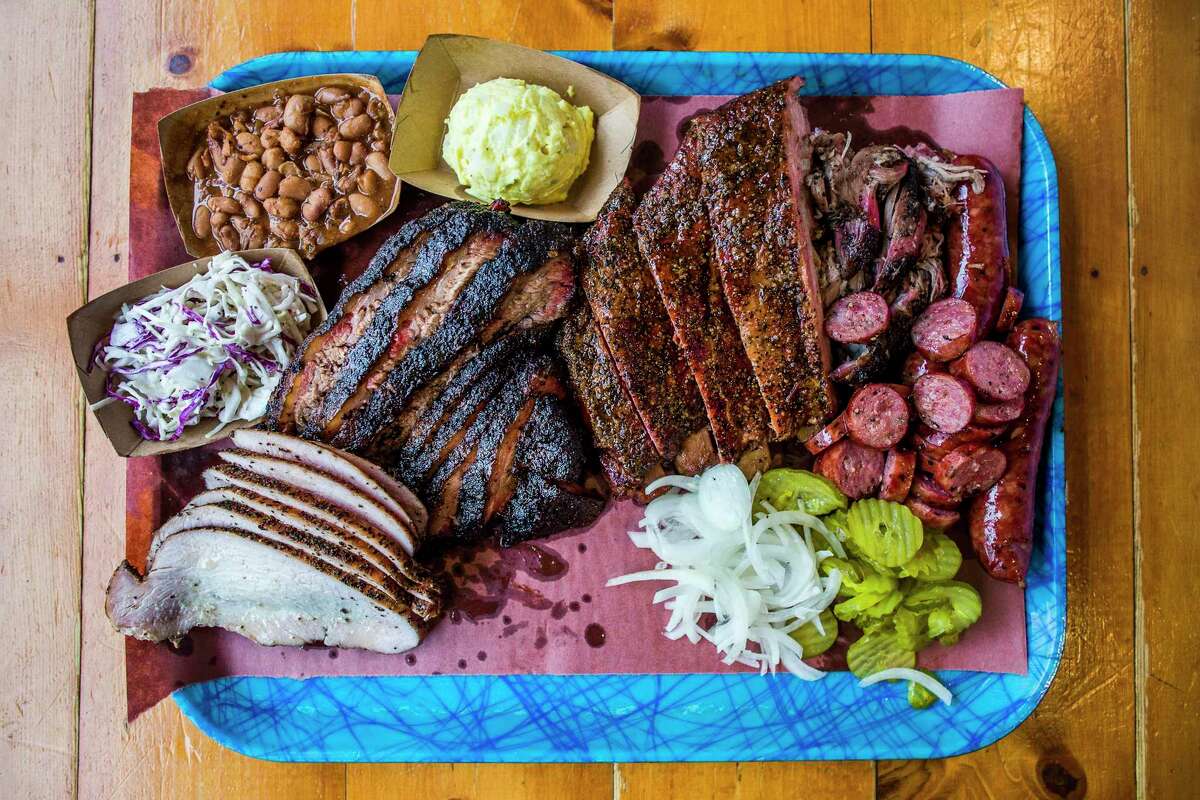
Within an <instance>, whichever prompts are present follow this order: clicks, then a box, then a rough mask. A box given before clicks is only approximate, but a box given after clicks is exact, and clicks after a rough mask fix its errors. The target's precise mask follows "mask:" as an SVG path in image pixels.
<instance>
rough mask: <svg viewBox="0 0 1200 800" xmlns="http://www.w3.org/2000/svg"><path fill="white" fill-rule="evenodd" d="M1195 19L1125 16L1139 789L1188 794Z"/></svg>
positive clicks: (1198, 110)
mask: <svg viewBox="0 0 1200 800" xmlns="http://www.w3.org/2000/svg"><path fill="white" fill-rule="evenodd" d="M1197 41H1200V13H1198V9H1197V6H1196V3H1195V2H1189V0H1134V2H1132V3H1131V4H1130V6H1129V58H1128V65H1129V93H1130V103H1129V118H1130V166H1131V175H1130V178H1131V180H1130V185H1131V187H1132V208H1133V213H1132V221H1133V229H1132V241H1133V255H1132V259H1131V261H1130V266H1131V268H1132V276H1133V278H1132V279H1133V343H1134V362H1133V363H1134V374H1133V380H1134V409H1135V416H1134V426H1135V427H1134V430H1135V431H1136V438H1135V448H1136V449H1135V451H1134V458H1135V465H1134V468H1135V470H1136V475H1137V498H1136V509H1137V516H1136V518H1135V526H1136V527H1135V531H1136V534H1135V535H1136V536H1137V543H1136V553H1137V558H1138V562H1139V565H1140V570H1139V574H1138V583H1139V586H1138V595H1137V602H1138V611H1139V617H1138V624H1137V642H1136V649H1135V651H1134V652H1135V654H1136V659H1137V692H1138V698H1139V702H1140V703H1141V709H1140V711H1141V714H1140V718H1139V720H1138V744H1139V748H1138V764H1139V787H1138V788H1139V789H1140V790H1141V793H1142V794H1144V796H1146V797H1187V796H1192V795H1194V794H1195V792H1196V789H1195V783H1194V777H1193V775H1192V769H1191V768H1192V767H1193V765H1194V762H1195V757H1196V754H1197V753H1200V723H1198V722H1197V719H1200V676H1198V674H1197V671H1196V665H1195V654H1196V653H1197V652H1200V630H1198V629H1197V625H1198V624H1200V614H1198V613H1197V611H1196V607H1195V604H1193V603H1189V602H1180V598H1182V597H1189V596H1190V595H1191V593H1192V592H1193V591H1194V587H1195V583H1196V580H1195V570H1194V569H1193V568H1192V567H1193V565H1194V559H1193V558H1192V557H1191V556H1192V554H1193V553H1195V533H1194V532H1193V531H1192V529H1191V526H1189V525H1187V524H1186V522H1184V520H1186V517H1183V518H1182V519H1181V518H1180V517H1179V515H1178V513H1177V512H1175V509H1178V508H1180V503H1181V502H1182V503H1183V504H1184V505H1185V506H1186V505H1188V504H1190V503H1191V502H1194V500H1195V498H1196V497H1200V473H1198V472H1197V470H1196V469H1195V467H1194V466H1193V464H1194V460H1195V454H1196V451H1197V448H1198V447H1200V433H1198V431H1197V428H1196V419H1197V418H1198V417H1200V396H1197V393H1196V380H1195V377H1194V376H1187V375H1181V374H1180V368H1181V367H1182V366H1184V365H1188V366H1187V367H1184V369H1187V368H1189V367H1190V365H1191V364H1192V363H1193V362H1194V360H1195V357H1196V353H1197V352H1200V329H1197V327H1196V306H1195V303H1196V298H1197V297H1200V273H1197V270H1196V257H1195V254H1194V252H1193V250H1192V248H1191V246H1190V242H1189V241H1188V239H1189V237H1187V236H1186V235H1181V233H1182V231H1181V229H1180V224H1181V222H1182V221H1184V220H1195V219H1197V218H1200V197H1197V194H1196V182H1197V180H1198V179H1200V166H1198V165H1200V141H1198V140H1197V138H1196V131H1197V130H1200V106H1197V104H1196V89H1197V86H1200V50H1198V49H1197Z"/></svg>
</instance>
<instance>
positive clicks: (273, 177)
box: [254, 170, 283, 200]
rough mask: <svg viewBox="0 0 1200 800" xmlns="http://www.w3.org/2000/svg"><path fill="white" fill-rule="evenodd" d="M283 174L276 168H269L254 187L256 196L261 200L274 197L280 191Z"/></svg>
mask: <svg viewBox="0 0 1200 800" xmlns="http://www.w3.org/2000/svg"><path fill="white" fill-rule="evenodd" d="M282 179H283V176H282V175H281V174H279V173H278V172H276V171H275V170H269V171H268V172H266V173H264V174H263V176H262V177H261V178H259V179H258V183H257V184H256V185H255V187H254V196H255V197H257V198H258V199H259V200H266V199H267V198H268V197H274V196H275V195H276V194H277V193H278V192H279V182H280V181H281V180H282Z"/></svg>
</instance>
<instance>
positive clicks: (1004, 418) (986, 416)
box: [971, 397, 1025, 426]
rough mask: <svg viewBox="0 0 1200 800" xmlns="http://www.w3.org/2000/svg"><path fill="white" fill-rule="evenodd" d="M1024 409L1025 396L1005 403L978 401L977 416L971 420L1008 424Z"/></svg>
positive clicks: (983, 423)
mask: <svg viewBox="0 0 1200 800" xmlns="http://www.w3.org/2000/svg"><path fill="white" fill-rule="evenodd" d="M1024 410H1025V398H1024V397H1018V398H1017V399H1016V400H1009V401H1007V402H1004V403H976V404H975V416H974V417H972V418H971V421H972V422H974V423H975V424H977V425H992V426H995V425H1007V424H1008V423H1010V422H1012V421H1013V420H1015V419H1017V418H1018V417H1020V416H1021V412H1022V411H1024Z"/></svg>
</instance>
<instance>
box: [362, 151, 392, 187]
mask: <svg viewBox="0 0 1200 800" xmlns="http://www.w3.org/2000/svg"><path fill="white" fill-rule="evenodd" d="M366 165H367V169H369V170H371V171H372V172H374V173H375V174H376V175H378V176H379V177H380V178H383V179H384V180H385V181H386V180H389V179H391V177H392V170H391V168H390V167H389V166H388V157H387V155H385V154H384V153H369V154H368V155H367V160H366Z"/></svg>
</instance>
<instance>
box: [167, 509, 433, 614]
mask: <svg viewBox="0 0 1200 800" xmlns="http://www.w3.org/2000/svg"><path fill="white" fill-rule="evenodd" d="M292 491H295V490H292ZM226 502H231V503H236V504H238V505H239V506H244V507H246V508H249V509H252V510H254V511H256V512H258V513H260V514H265V515H267V516H268V517H270V518H271V519H273V520H275V521H276V522H279V523H281V524H283V525H287V526H289V527H291V528H295V529H296V530H299V531H301V532H303V533H306V534H309V535H311V536H316V537H319V538H321V539H324V540H326V541H327V542H328V543H329V544H330V546H332V547H335V548H338V549H343V548H348V549H349V550H350V551H351V552H353V553H356V554H357V555H358V556H360V557H362V558H363V559H365V560H366V561H367V562H368V563H370V564H371V565H372V566H373V567H375V568H376V569H378V570H380V571H382V572H383V573H385V574H386V575H387V576H388V577H389V578H391V579H392V580H394V581H395V582H396V583H397V584H399V586H400V587H401V588H403V590H404V591H405V593H406V594H409V595H412V596H413V598H414V600H413V609H414V610H415V611H416V612H417V613H418V614H421V615H422V616H428V617H430V618H432V617H434V616H437V614H438V612H439V611H440V610H441V592H440V591H439V589H438V586H437V584H436V582H435V581H434V580H433V577H432V576H431V575H430V574H429V573H428V572H426V571H425V570H423V569H422V568H421V567H420V566H418V565H417V563H416V562H415V561H413V558H412V556H410V555H408V554H407V553H405V552H404V548H402V547H401V546H400V545H399V543H397V542H395V541H393V540H392V539H390V538H388V537H387V536H384V535H383V534H381V533H379V532H378V531H376V530H375V529H374V528H372V527H370V526H369V525H360V524H358V523H357V522H356V521H355V520H354V518H353V517H352V516H351V515H349V514H343V515H342V518H341V519H340V520H339V522H338V524H336V525H330V524H327V523H326V522H325V521H324V520H323V519H321V518H319V517H317V516H314V515H312V514H309V513H307V512H306V511H304V510H303V509H301V508H300V507H299V505H298V504H297V503H296V502H294V501H293V500H292V499H291V498H287V499H285V500H278V499H274V498H270V497H265V496H263V495H262V494H259V493H258V492H257V491H255V490H252V489H247V488H242V487H233V486H231V487H225V488H221V489H210V490H208V491H206V492H201V493H200V494H198V495H196V496H195V497H193V498H192V500H191V502H190V503H189V504H188V505H189V506H205V505H222V504H224V503H226ZM151 547H153V544H152V545H151ZM368 577H369V576H368ZM402 599H403V598H402Z"/></svg>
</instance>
